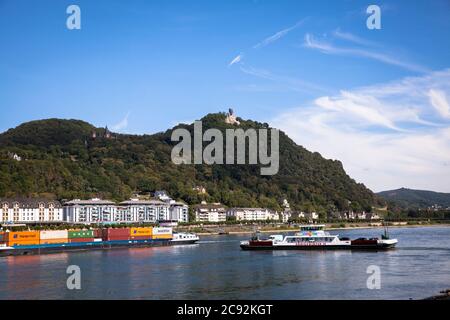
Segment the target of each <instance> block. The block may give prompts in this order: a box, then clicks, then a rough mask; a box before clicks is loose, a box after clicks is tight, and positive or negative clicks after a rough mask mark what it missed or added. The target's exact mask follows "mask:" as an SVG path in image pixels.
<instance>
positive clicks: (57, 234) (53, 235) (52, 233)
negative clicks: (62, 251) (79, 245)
mask: <svg viewBox="0 0 450 320" xmlns="http://www.w3.org/2000/svg"><path fill="white" fill-rule="evenodd" d="M40 238H41V241H42V240H51V239H67V238H68V232H67V230H46V231H41V234H40ZM66 242H67V241H66Z"/></svg>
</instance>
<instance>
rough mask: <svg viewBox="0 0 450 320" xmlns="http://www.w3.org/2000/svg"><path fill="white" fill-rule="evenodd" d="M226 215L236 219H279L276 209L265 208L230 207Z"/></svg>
mask: <svg viewBox="0 0 450 320" xmlns="http://www.w3.org/2000/svg"><path fill="white" fill-rule="evenodd" d="M227 216H228V217H236V221H267V220H279V218H280V217H279V215H278V213H277V212H276V211H271V210H269V209H266V208H231V209H229V210H228V211H227Z"/></svg>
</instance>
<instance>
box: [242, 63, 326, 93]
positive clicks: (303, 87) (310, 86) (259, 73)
mask: <svg viewBox="0 0 450 320" xmlns="http://www.w3.org/2000/svg"><path fill="white" fill-rule="evenodd" d="M240 68H241V71H242V72H244V73H246V74H249V75H252V76H254V77H258V78H262V79H267V80H271V81H274V82H277V83H280V84H282V85H283V86H285V87H286V89H288V90H292V91H302V92H305V91H308V92H310V91H316V92H321V93H322V94H323V93H324V92H329V91H331V90H330V89H329V88H325V87H323V86H320V85H317V84H314V83H312V82H308V81H305V80H302V79H298V78H293V77H287V76H283V75H277V74H274V73H272V72H270V71H268V70H265V69H258V68H253V67H250V66H248V67H243V66H241V67H240Z"/></svg>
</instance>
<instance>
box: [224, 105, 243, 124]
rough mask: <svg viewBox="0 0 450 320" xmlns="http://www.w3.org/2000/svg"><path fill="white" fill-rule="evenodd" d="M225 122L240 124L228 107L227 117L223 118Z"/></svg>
mask: <svg viewBox="0 0 450 320" xmlns="http://www.w3.org/2000/svg"><path fill="white" fill-rule="evenodd" d="M225 123H228V124H237V125H240V124H241V123H240V122H239V121H238V120H237V119H236V115H235V114H234V111H233V109H231V108H230V109H228V113H227V117H226V118H225Z"/></svg>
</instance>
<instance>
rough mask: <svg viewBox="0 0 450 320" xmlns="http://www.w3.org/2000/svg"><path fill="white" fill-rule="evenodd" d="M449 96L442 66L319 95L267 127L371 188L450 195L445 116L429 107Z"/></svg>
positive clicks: (448, 73)
mask: <svg viewBox="0 0 450 320" xmlns="http://www.w3.org/2000/svg"><path fill="white" fill-rule="evenodd" d="M430 92H432V93H431V96H433V98H431V97H430ZM436 92H438V94H436ZM449 93H450V69H447V70H443V71H440V72H433V73H430V74H427V75H426V76H423V77H410V78H405V79H402V80H399V81H395V82H391V83H388V84H382V85H374V86H370V87H365V88H359V89H355V90H347V91H342V92H341V93H340V94H338V95H337V96H333V97H328V96H325V97H319V98H317V99H315V100H314V102H313V103H312V104H311V105H310V106H306V107H299V108H295V109H292V110H289V111H286V112H283V113H282V114H280V115H279V116H278V117H276V118H275V119H273V121H271V124H272V125H273V126H275V127H278V128H280V129H282V130H284V131H285V132H287V134H288V135H289V136H290V137H291V138H293V139H294V140H295V141H296V142H297V143H298V144H300V145H303V146H305V147H306V148H307V149H309V150H311V151H318V152H320V153H321V154H322V155H323V156H325V157H326V158H333V159H339V160H341V161H342V162H343V165H344V168H345V169H346V171H347V173H348V174H349V175H350V176H351V177H353V178H355V179H356V180H357V181H358V182H362V183H364V184H366V185H367V186H368V187H369V188H371V189H372V190H374V191H381V190H387V189H394V188H399V187H403V186H404V187H410V188H418V189H429V190H436V191H443V192H450V184H449V183H448V181H450V121H449V120H448V118H442V117H440V116H437V114H436V112H435V110H434V107H433V106H432V104H433V100H432V99H434V104H438V105H439V106H440V107H442V106H444V107H445V106H448V104H447V105H446V104H445V103H443V101H446V100H445V99H442V97H445V94H449ZM436 98H437V99H436ZM436 101H437V102H436ZM446 110H448V109H446Z"/></svg>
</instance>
